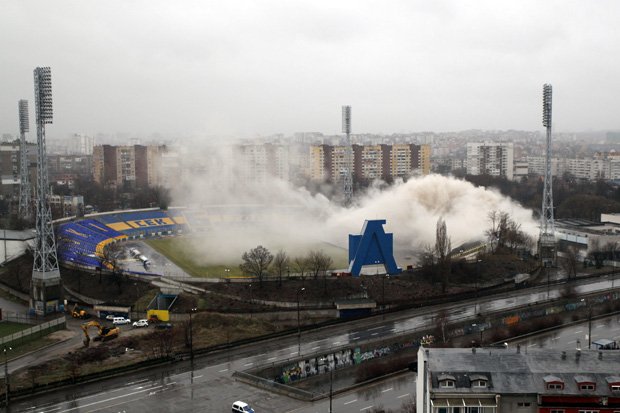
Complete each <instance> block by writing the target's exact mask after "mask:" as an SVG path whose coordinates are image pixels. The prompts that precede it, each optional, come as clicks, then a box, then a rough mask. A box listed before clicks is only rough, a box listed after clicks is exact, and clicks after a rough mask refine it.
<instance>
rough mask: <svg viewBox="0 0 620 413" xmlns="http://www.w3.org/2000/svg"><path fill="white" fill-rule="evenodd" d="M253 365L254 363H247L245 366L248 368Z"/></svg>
mask: <svg viewBox="0 0 620 413" xmlns="http://www.w3.org/2000/svg"><path fill="white" fill-rule="evenodd" d="M252 364H254V363H245V364H244V366H245V367H247V366H251V365H252Z"/></svg>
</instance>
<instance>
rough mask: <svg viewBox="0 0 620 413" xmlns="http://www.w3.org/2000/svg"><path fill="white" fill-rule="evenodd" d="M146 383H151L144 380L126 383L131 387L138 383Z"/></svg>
mask: <svg viewBox="0 0 620 413" xmlns="http://www.w3.org/2000/svg"><path fill="white" fill-rule="evenodd" d="M145 381H149V379H142V380H136V381H130V382H128V383H125V385H126V386H131V385H133V384H138V383H144V382H145Z"/></svg>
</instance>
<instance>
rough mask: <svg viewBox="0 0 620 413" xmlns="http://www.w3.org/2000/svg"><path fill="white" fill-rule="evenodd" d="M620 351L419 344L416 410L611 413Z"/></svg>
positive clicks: (619, 405) (619, 399)
mask: <svg viewBox="0 0 620 413" xmlns="http://www.w3.org/2000/svg"><path fill="white" fill-rule="evenodd" d="M619 372H620V351H613V350H607V351H597V350H574V351H560V350H554V349H529V348H528V349H527V350H525V349H523V350H521V348H520V347H519V346H517V347H516V348H471V349H464V348H424V347H420V349H419V351H418V379H417V382H416V391H417V394H416V408H417V412H418V413H431V412H433V413H496V412H497V413H499V412H519V413H535V412H536V413H605V412H609V413H614V412H618V411H620V374H619Z"/></svg>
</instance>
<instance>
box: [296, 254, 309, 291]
mask: <svg viewBox="0 0 620 413" xmlns="http://www.w3.org/2000/svg"><path fill="white" fill-rule="evenodd" d="M293 262H294V263H295V269H296V270H297V272H299V276H300V277H301V282H302V285H303V283H304V281H305V280H306V270H307V269H308V259H307V258H306V257H295V259H294V260H293Z"/></svg>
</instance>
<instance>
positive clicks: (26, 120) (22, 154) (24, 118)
mask: <svg viewBox="0 0 620 413" xmlns="http://www.w3.org/2000/svg"><path fill="white" fill-rule="evenodd" d="M17 107H18V109H19V178H20V179H19V182H20V185H19V217H20V218H21V219H23V220H25V221H30V218H31V217H32V199H31V194H32V191H31V188H30V173H29V170H28V144H27V142H26V132H28V131H29V130H30V127H29V124H30V117H29V116H28V101H27V100H24V99H22V100H20V101H19V102H18V104H17Z"/></svg>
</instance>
